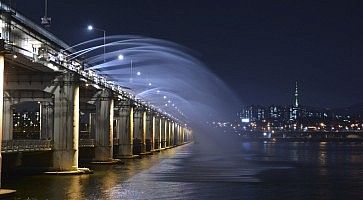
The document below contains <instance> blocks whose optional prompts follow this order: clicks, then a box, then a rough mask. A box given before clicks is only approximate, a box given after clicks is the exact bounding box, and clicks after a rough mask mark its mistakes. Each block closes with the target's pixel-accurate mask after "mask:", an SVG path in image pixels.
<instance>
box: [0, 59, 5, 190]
mask: <svg viewBox="0 0 363 200" xmlns="http://www.w3.org/2000/svg"><path fill="white" fill-rule="evenodd" d="M4 67H5V61H4V55H0V122H3V119H4V117H3V115H4V113H3V106H4ZM3 134H4V130H3V123H0V141H2V137H3ZM1 166H2V157H1V145H0V188H1V172H2V168H1Z"/></svg>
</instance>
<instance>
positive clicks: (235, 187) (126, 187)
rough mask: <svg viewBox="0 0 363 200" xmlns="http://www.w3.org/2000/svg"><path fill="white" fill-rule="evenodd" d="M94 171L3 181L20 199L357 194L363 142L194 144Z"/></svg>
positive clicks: (362, 179)
mask: <svg viewBox="0 0 363 200" xmlns="http://www.w3.org/2000/svg"><path fill="white" fill-rule="evenodd" d="M90 167H91V168H92V169H94V170H95V174H92V175H82V176H43V175H40V176H26V177H21V178H17V179H16V180H7V181H6V183H4V184H5V187H7V188H11V189H16V190H17V198H18V199H27V198H29V199H362V198H363V193H362V191H363V143H361V142H358V143H354V142H349V143H345V142H331V143H325V142H321V143H319V142H309V143H306V142H305V143H302V142H278V143H272V142H268V143H265V142H243V141H239V140H238V139H235V140H232V141H218V140H217V141H214V142H205V141H198V140H197V141H196V142H195V143H192V144H188V145H185V146H182V147H178V148H175V149H170V150H167V151H164V152H161V153H158V154H155V155H152V156H149V157H145V158H143V159H136V160H129V161H127V163H126V164H124V165H113V166H90Z"/></svg>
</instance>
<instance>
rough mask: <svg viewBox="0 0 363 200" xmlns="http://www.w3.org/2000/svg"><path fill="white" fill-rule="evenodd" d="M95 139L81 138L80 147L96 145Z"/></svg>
mask: <svg viewBox="0 0 363 200" xmlns="http://www.w3.org/2000/svg"><path fill="white" fill-rule="evenodd" d="M94 146H95V140H94V139H79V144H78V147H94Z"/></svg>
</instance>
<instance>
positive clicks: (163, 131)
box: [160, 117, 166, 149]
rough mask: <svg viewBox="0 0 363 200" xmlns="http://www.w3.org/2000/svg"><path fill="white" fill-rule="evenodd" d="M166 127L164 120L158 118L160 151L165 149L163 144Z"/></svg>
mask: <svg viewBox="0 0 363 200" xmlns="http://www.w3.org/2000/svg"><path fill="white" fill-rule="evenodd" d="M165 129H166V126H165V119H164V117H161V118H160V135H161V136H160V138H161V139H160V147H161V149H164V148H165V142H166V130H165Z"/></svg>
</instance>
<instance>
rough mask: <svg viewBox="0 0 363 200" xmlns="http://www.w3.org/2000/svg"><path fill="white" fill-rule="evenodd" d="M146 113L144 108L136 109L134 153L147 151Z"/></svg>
mask: <svg viewBox="0 0 363 200" xmlns="http://www.w3.org/2000/svg"><path fill="white" fill-rule="evenodd" d="M145 118H146V113H145V112H144V111H143V109H140V110H135V111H134V154H138V155H139V154H141V153H145V131H146V129H145V124H146V121H145V120H146V119H145Z"/></svg>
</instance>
